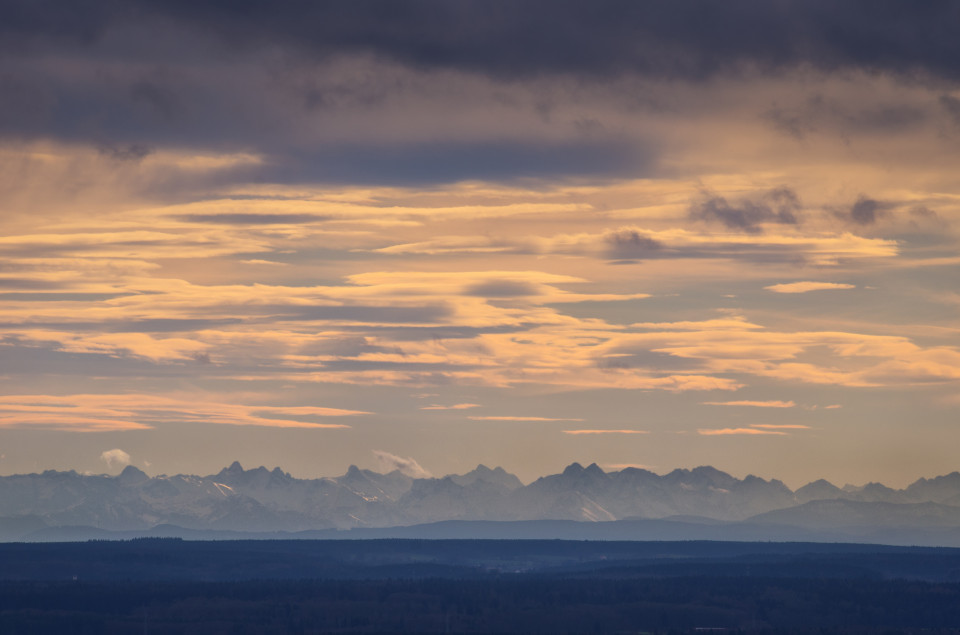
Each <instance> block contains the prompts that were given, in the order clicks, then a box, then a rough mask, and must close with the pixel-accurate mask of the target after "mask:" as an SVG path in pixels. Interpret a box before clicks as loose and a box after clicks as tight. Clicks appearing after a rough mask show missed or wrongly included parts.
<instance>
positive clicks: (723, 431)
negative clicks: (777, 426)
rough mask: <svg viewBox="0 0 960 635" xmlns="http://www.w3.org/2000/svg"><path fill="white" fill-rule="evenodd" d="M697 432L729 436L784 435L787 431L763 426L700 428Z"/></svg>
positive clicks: (706, 434) (705, 434) (707, 434)
mask: <svg viewBox="0 0 960 635" xmlns="http://www.w3.org/2000/svg"><path fill="white" fill-rule="evenodd" d="M697 434H702V435H704V436H728V435H740V434H742V435H747V436H750V435H763V434H768V435H770V434H772V435H780V436H783V435H785V434H786V432H781V431H779V430H765V429H761V428H755V427H752V428H699V429H698V430H697Z"/></svg>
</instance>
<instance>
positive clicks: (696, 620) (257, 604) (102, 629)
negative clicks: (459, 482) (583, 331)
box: [0, 576, 960, 634]
mask: <svg viewBox="0 0 960 635" xmlns="http://www.w3.org/2000/svg"><path fill="white" fill-rule="evenodd" d="M958 627H960V585H957V584H934V583H927V582H916V581H912V582H911V581H904V580H887V581H881V580H838V579H827V580H823V579H821V580H812V579H785V578H775V579H771V578H737V577H695V578H687V577H684V578H668V579H632V580H597V579H591V580H570V579H552V578H543V577H537V576H520V577H509V578H502V577H501V578H497V579H485V580H440V579H422V580H339V581H329V580H328V581H319V580H308V581H254V580H250V581H243V582H180V583H177V582H133V583H108V582H80V581H77V582H56V583H43V582H27V583H10V582H5V583H0V632H3V633H5V634H17V633H24V634H27V633H29V634H45V633H57V634H61V633H97V634H111V633H117V634H119V633H142V632H146V633H184V634H186V633H205V634H217V633H225V634H226V633H246V634H258V633H331V632H348V633H372V632H394V633H443V632H468V633H469V632H472V633H479V632H498V633H611V632H624V633H626V632H629V633H637V632H657V633H667V632H696V629H704V628H721V629H724V628H725V629H731V630H735V631H743V632H763V631H765V630H775V631H776V632H796V633H807V632H810V633H813V632H816V633H822V632H836V633H896V632H913V631H914V630H917V629H925V632H938V631H942V632H956V629H957V628H958Z"/></svg>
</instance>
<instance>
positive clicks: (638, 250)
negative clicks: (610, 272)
mask: <svg viewBox="0 0 960 635" xmlns="http://www.w3.org/2000/svg"><path fill="white" fill-rule="evenodd" d="M604 242H606V243H607V257H608V258H611V259H613V260H640V259H643V258H646V257H649V256H650V255H651V254H652V253H655V252H658V251H660V250H661V249H663V243H662V242H660V241H659V240H657V239H655V238H651V237H650V236H647V235H643V234H641V233H640V232H638V231H636V230H634V229H620V230H617V231H614V232H611V233H609V234H606V235H605V236H604Z"/></svg>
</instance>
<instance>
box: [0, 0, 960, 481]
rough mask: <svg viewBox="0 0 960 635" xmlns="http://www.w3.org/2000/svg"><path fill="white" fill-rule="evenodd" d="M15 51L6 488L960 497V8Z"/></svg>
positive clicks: (614, 13)
mask: <svg viewBox="0 0 960 635" xmlns="http://www.w3.org/2000/svg"><path fill="white" fill-rule="evenodd" d="M0 11H2V15H4V20H3V21H2V22H0V377H2V382H0V474H14V473H26V472H37V471H43V470H47V469H56V470H69V469H75V470H77V471H81V472H93V473H117V472H118V471H119V470H120V469H122V467H123V466H125V465H127V464H133V465H135V466H137V467H139V468H141V469H143V470H145V471H146V472H148V473H149V474H161V473H165V474H176V473H194V474H210V473H215V472H217V471H219V470H220V469H221V468H222V467H224V466H226V465H228V464H229V463H230V462H232V461H234V460H239V461H240V462H241V463H242V464H243V465H244V466H245V467H256V466H258V465H266V466H267V467H272V466H280V467H282V468H283V469H284V470H286V471H288V472H290V473H291V474H293V475H294V476H297V477H302V478H308V477H309V478H313V477H319V476H334V475H338V474H342V473H344V472H345V471H346V469H347V467H348V466H349V465H351V464H356V465H359V466H360V467H364V468H369V469H376V470H381V471H387V470H390V469H394V468H398V469H402V470H404V471H406V472H408V473H411V474H416V475H421V476H422V475H434V476H440V475H444V474H448V473H463V472H466V471H468V470H470V469H472V468H473V467H475V466H476V465H477V464H478V463H483V464H486V465H488V466H491V467H492V466H503V467H504V468H505V469H507V470H508V471H511V472H513V473H515V474H517V475H518V476H520V478H521V479H523V480H525V481H529V480H533V479H534V478H536V477H538V476H540V475H543V474H549V473H554V472H557V471H560V470H562V469H563V467H564V466H565V465H567V464H569V463H571V462H573V461H579V462H581V463H582V464H584V465H586V464H589V463H593V462H596V463H597V464H599V465H600V466H601V467H603V468H604V469H607V470H616V469H621V468H622V467H626V466H643V467H646V468H647V469H650V470H652V471H655V472H658V473H664V472H667V471H670V470H672V469H674V468H692V467H695V466H698V465H713V466H715V467H717V468H719V469H723V470H725V471H728V472H730V473H731V474H733V475H735V476H739V477H743V476H745V475H747V474H755V475H758V476H762V477H764V478H780V479H782V480H784V481H785V482H786V483H787V484H788V485H790V486H792V487H798V486H800V485H803V484H804V483H806V482H808V481H811V480H814V479H817V478H827V479H829V480H831V481H833V482H835V483H836V484H838V485H842V484H844V483H855V484H863V483H866V482H868V481H881V482H884V483H886V484H888V485H891V486H903V485H906V484H908V483H910V482H912V481H913V480H915V479H917V478H919V477H921V476H927V477H930V476H935V475H938V474H945V473H948V472H952V471H954V470H956V469H958V468H960V460H958V458H957V453H956V448H957V447H958V446H960V416H958V415H960V390H958V388H960V320H958V317H960V315H958V313H960V284H958V281H960V249H958V247H960V229H958V228H960V180H958V179H957V178H956V174H957V172H956V166H957V165H958V164H960V39H958V38H957V37H956V25H957V24H958V23H960V5H958V4H957V3H953V2H925V3H904V2H887V1H885V0H879V1H877V0H871V1H869V2H867V1H859V2H858V1H851V2H844V3H836V2H827V1H821V0H804V1H802V2H801V1H790V0H778V1H775V2H771V1H766V0H764V1H759V0H758V1H755V2H743V1H733V2H712V1H705V2H650V3H635V2H615V1H607V0H599V1H591V2H565V1H562V0H550V1H549V2H547V1H541V0H532V1H528V2H497V1H489V2H470V1H467V2H453V1H429V2H421V1H412V2H402V3H398V2H387V1H364V0H357V1H351V2H300V1H293V0H283V1H279V2H278V1H271V2H261V1H258V0H245V1H242V2H237V1H235V0H234V1H230V2H226V1H225V0H191V1H190V2H184V1H181V0H168V1H158V0H124V1H123V2H117V1H115V0H76V1H74V2H57V1H55V0H51V1H44V2H36V1H34V0H0Z"/></svg>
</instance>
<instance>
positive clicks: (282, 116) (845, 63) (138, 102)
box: [0, 0, 960, 231]
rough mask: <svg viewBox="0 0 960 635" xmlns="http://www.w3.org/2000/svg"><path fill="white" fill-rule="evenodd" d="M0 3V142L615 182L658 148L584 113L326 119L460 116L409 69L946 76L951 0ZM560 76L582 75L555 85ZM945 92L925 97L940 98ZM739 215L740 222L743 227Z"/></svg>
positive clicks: (334, 176) (460, 176) (784, 114)
mask: <svg viewBox="0 0 960 635" xmlns="http://www.w3.org/2000/svg"><path fill="white" fill-rule="evenodd" d="M0 16H2V19H0V137H5V138H8V139H9V138H15V139H31V140H36V139H44V140H48V139H56V140H61V141H65V142H68V143H86V144H92V145H93V146H94V147H99V148H101V154H102V155H103V156H104V157H106V158H107V159H110V160H122V161H129V162H135V161H137V160H138V159H141V158H143V157H144V156H146V155H147V154H149V153H150V152H151V151H153V150H161V149H164V148H176V149H198V148H201V149H207V150H212V151H216V152H237V153H240V152H249V153H254V154H258V155H260V156H261V157H262V158H263V159H264V161H263V162H262V163H259V164H257V165H255V166H253V165H245V166H242V167H237V168H235V169H234V170H232V171H220V172H219V173H218V176H213V175H208V176H206V177H204V178H205V179H206V181H205V184H206V185H210V184H211V183H210V179H217V178H220V179H222V180H223V182H224V184H228V183H231V182H237V181H245V182H269V183H306V182H309V183H318V182H319V183H324V182H331V183H332V182H336V183H343V182H350V183H373V182H377V183H395V184H414V183H441V182H453V181H461V180H466V179H482V180H512V179H520V178H552V177H566V176H597V175H602V176H609V177H612V178H616V177H635V176H643V175H646V174H650V173H651V171H652V170H653V168H654V167H655V165H656V155H657V148H653V147H651V146H650V145H649V142H648V141H646V140H638V139H627V138H618V136H617V133H616V132H614V131H613V128H612V127H611V130H610V131H608V130H607V129H606V127H605V125H604V124H603V123H602V122H601V121H600V120H599V119H597V118H596V117H594V116H593V114H592V113H585V114H584V115H583V116H582V117H581V118H579V119H576V120H575V121H574V123H573V125H572V126H571V125H569V122H566V123H565V124H564V125H565V127H566V128H569V129H570V130H569V131H568V132H569V134H571V135H576V136H573V137H566V138H563V137H558V136H556V135H545V134H543V133H542V131H540V132H534V131H531V132H530V135H529V136H528V137H524V138H521V136H517V135H516V134H510V133H506V134H487V133H490V132H491V131H490V130H488V129H486V128H485V127H484V125H485V124H484V123H478V124H477V125H475V126H471V125H463V124H465V123H466V124H470V123H471V122H458V123H457V125H453V124H450V122H447V123H448V127H447V128H443V129H442V130H439V129H438V131H437V132H436V133H435V134H434V135H433V136H432V137H430V135H421V136H420V138H421V139H426V138H428V137H429V138H430V140H429V141H419V142H411V141H409V139H410V138H412V136H411V137H407V140H406V141H405V140H404V138H403V136H402V135H400V136H399V137H397V136H392V137H391V135H387V134H379V133H378V131H368V132H369V134H368V135H367V140H366V141H365V142H364V141H360V140H359V136H362V135H360V133H358V132H356V131H355V134H353V137H352V138H353V139H355V141H350V142H344V141H343V139H344V138H347V137H350V135H351V133H349V132H348V133H347V135H346V137H345V136H344V135H339V136H338V135H337V134H334V133H333V132H331V131H330V130H328V129H326V128H324V125H325V122H327V125H330V126H335V125H336V122H333V123H329V121H330V119H329V118H328V117H327V115H328V114H329V113H331V112H333V113H335V114H336V113H343V112H348V113H352V112H358V113H363V112H366V113H368V114H369V112H370V111H377V112H379V111H378V110H376V109H381V110H383V111H384V112H391V113H397V112H398V111H397V110H395V109H392V106H394V105H396V104H395V103H394V102H393V101H392V100H394V99H397V100H402V99H409V98H410V97H411V96H414V97H416V96H417V95H419V96H420V97H421V98H422V99H421V102H423V103H427V102H429V103H430V104H432V105H433V106H435V107H436V108H437V109H438V110H442V111H444V112H452V111H456V110H457V105H456V104H453V103H448V102H447V101H444V100H446V99H452V98H451V97H449V95H443V94H442V91H440V92H433V93H430V95H429V96H426V97H424V96H423V95H420V94H419V92H418V91H422V90H424V89H423V86H418V85H411V83H410V82H413V83H415V82H416V81H420V80H412V79H410V77H412V76H414V75H416V74H417V73H420V72H428V73H429V72H431V71H452V72H454V73H457V74H458V76H459V77H461V78H462V77H466V76H469V77H481V78H487V79H492V80H494V81H496V82H500V84H499V86H501V87H503V89H504V91H505V92H506V93H509V92H510V91H511V90H514V91H516V90H520V88H518V87H521V86H523V84H522V83H521V80H528V79H535V80H538V81H539V80H542V79H544V78H547V79H550V78H561V79H562V80H564V81H563V82H562V85H564V86H573V85H577V86H581V87H583V86H588V85H589V83H590V81H592V80H601V79H609V78H612V77H648V78H658V79H680V80H688V81H702V80H707V79H710V78H714V77H717V76H719V75H728V74H733V75H738V76H740V75H744V74H765V75H781V74H783V73H786V72H790V71H791V70H794V69H815V70H819V71H823V72H826V73H832V72H847V71H866V72H870V73H889V74H893V75H896V76H898V77H904V78H909V79H910V80H911V81H915V80H916V79H917V78H932V79H935V80H939V81H944V80H946V81H948V82H949V81H956V80H960V44H958V39H960V38H956V37H955V35H956V34H955V30H956V29H955V25H956V24H957V23H960V5H957V4H956V3H949V2H926V3H922V4H920V3H903V2H893V1H892V0H853V1H851V2H844V3H837V2H830V1H827V0H779V1H775V2H770V1H767V0H750V1H746V0H733V1H727V2H720V1H705V2H681V3H667V2H632V1H627V0H597V1H594V2H580V1H573V0H549V1H547V0H529V1H526V2H515V3H506V2H487V1H482V0H463V1H458V2H447V1H445V0H409V1H405V2H395V1H393V0H356V1H353V2H325V1H318V2H304V1H302V0H278V1H271V2H267V1H266V0H241V1H227V0H190V1H187V0H126V1H123V2H121V1H120V0H73V1H71V2H57V1H53V0H39V1H38V0H0ZM344 60H365V63H367V64H370V65H374V66H376V65H378V64H379V65H380V68H381V71H380V72H379V73H377V72H373V73H369V72H366V71H359V72H358V71H356V70H355V69H353V70H348V71H343V72H342V73H341V75H342V76H339V75H338V76H336V77H333V76H332V75H337V73H336V72H332V75H331V73H328V72H327V71H329V70H330V69H329V68H328V67H327V66H324V65H336V64H340V63H342V62H343V61H344ZM397 67H402V69H403V71H402V72H401V71H397V70H396V69H397ZM383 69H387V70H383ZM342 70H343V69H341V71H342ZM407 71H409V75H410V77H407V76H405V75H404V72H407ZM571 77H572V78H575V79H576V80H578V81H575V82H567V81H566V80H567V79H569V78H571ZM421 79H422V78H421ZM557 85H560V84H557ZM431 90H432V89H431ZM478 90H479V89H478ZM583 90H588V89H586V88H584V89H583ZM427 92H429V91H427ZM491 92H495V91H491ZM544 92H549V91H544ZM561 92H562V91H561ZM510 99H512V97H510V96H507V97H505V98H504V100H505V102H507V101H510ZM562 99H563V96H562V95H549V94H544V95H542V100H541V101H538V103H537V105H535V106H531V105H530V104H526V103H525V104H523V105H521V106H519V107H522V108H533V109H535V110H539V111H540V112H539V116H540V117H541V118H542V119H543V120H544V121H546V120H548V119H549V117H550V111H551V107H550V105H549V104H550V103H551V101H552V100H553V101H556V100H562ZM950 99H953V98H952V97H949V96H945V97H944V98H943V99H942V100H941V104H942V105H943V107H944V108H947V109H948V112H952V111H949V105H950V104H951V103H953V102H950V101H949V100H950ZM414 101H415V100H414ZM420 105H422V104H420ZM404 107H405V108H406V107H409V104H407V103H406V102H404ZM922 116H923V113H921V112H919V111H916V110H911V109H910V108H906V107H902V106H896V105H893V106H884V105H877V106H876V107H874V108H872V109H867V110H865V111H864V112H861V113H854V114H853V115H851V117H852V119H850V121H849V122H847V125H849V126H852V127H858V126H859V127H868V128H869V127H871V126H872V127H886V128H890V127H895V128H896V127H899V128H908V127H909V126H912V125H914V124H915V123H916V122H917V121H919V118H921V117H922ZM397 117H398V119H397V120H396V121H393V120H390V118H389V117H383V118H378V119H377V120H378V121H381V122H386V123H384V126H387V127H389V126H393V128H392V129H391V131H396V130H399V129H401V128H402V127H403V125H404V122H403V121H401V120H400V119H402V117H401V116H400V115H397ZM767 118H768V119H769V120H770V121H771V122H772V123H773V124H774V125H775V126H777V127H778V128H779V129H781V130H783V131H785V132H786V133H787V134H791V135H793V136H795V137H802V135H804V134H805V131H806V126H808V125H809V124H808V123H807V121H806V120H805V119H804V115H803V113H798V112H794V111H793V110H790V109H784V108H779V109H777V108H775V109H772V110H771V111H770V112H769V113H768V114H767ZM485 123H486V125H487V126H494V127H495V124H494V123H490V122H485ZM558 126H559V124H558ZM454 129H455V130H454ZM378 130H379V129H378ZM469 130H474V131H476V132H475V133H474V134H472V135H471V134H468V131H469ZM364 132H367V131H364ZM380 132H382V131H380ZM358 135H359V136H358ZM538 135H539V136H538ZM387 137H391V138H392V139H393V140H392V141H390V142H387V141H385V139H386V138H387ZM334 138H335V139H336V140H333V139H334ZM547 138H549V139H551V141H549V142H548V141H545V139H547ZM452 139H456V141H452ZM227 172H229V173H227ZM213 185H216V183H213ZM183 187H185V186H183ZM175 189H177V188H176V187H171V184H169V183H160V184H157V185H156V190H157V191H171V190H175ZM724 213H725V212H724V211H723V210H721V214H724ZM734 215H735V214H734ZM726 216H728V217H730V218H732V216H731V214H730V213H726ZM749 216H750V212H746V216H745V217H744V219H745V221H746V222H745V223H741V225H740V227H741V228H742V229H745V230H747V231H752V230H753V228H755V226H756V224H755V223H751V222H750V221H749ZM731 222H737V221H736V220H732V221H731Z"/></svg>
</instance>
